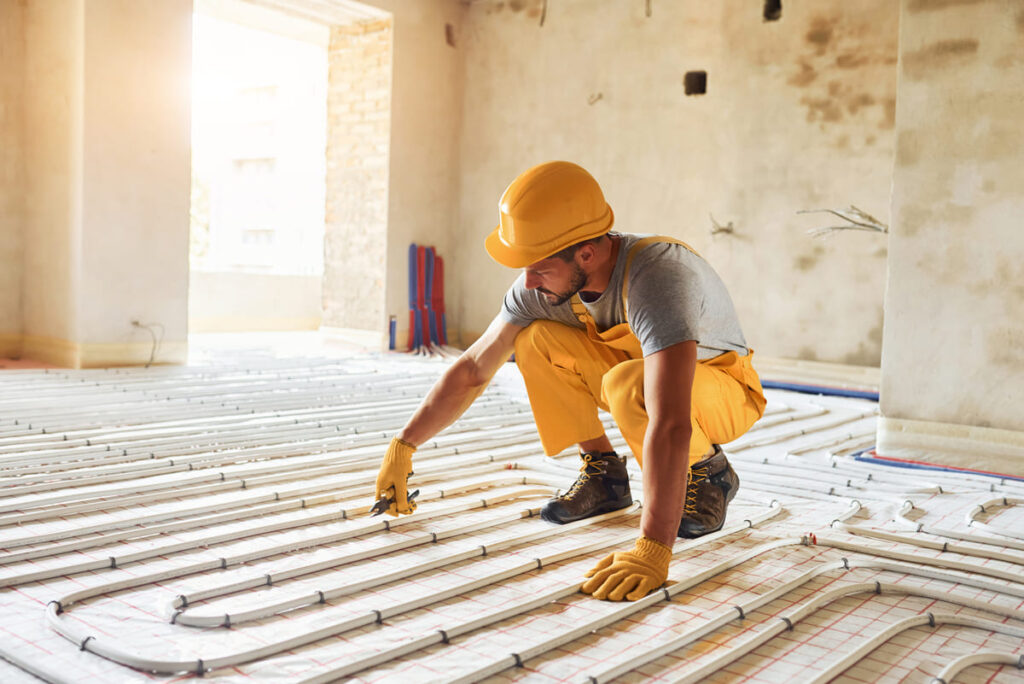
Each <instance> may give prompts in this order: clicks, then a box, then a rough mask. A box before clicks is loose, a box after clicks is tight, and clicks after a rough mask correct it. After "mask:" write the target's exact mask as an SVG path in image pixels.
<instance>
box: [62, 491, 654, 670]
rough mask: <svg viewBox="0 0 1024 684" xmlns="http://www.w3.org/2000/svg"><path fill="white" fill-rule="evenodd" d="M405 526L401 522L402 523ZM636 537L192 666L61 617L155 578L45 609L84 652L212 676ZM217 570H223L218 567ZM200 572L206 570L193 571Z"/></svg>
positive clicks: (522, 566) (95, 591) (494, 575)
mask: <svg viewBox="0 0 1024 684" xmlns="http://www.w3.org/2000/svg"><path fill="white" fill-rule="evenodd" d="M637 508H638V506H636V505H634V506H632V507H630V508H628V509H623V510H621V511H614V512H613V513H606V514H604V515H600V516H595V517H593V518H586V519H584V520H579V521H576V522H573V523H568V524H566V525H563V526H562V527H561V529H563V530H565V529H573V528H576V527H581V526H585V525H591V524H594V523H596V522H602V521H604V520H607V519H609V518H612V517H617V516H623V515H633V514H635V511H636V509H637ZM417 515H418V514H413V516H409V517H410V518H412V522H416V521H417V520H416V516H417ZM400 520H401V519H400ZM635 537H636V530H635V529H631V530H629V531H628V532H626V533H623V534H621V535H617V536H615V537H613V538H609V539H604V540H602V541H599V542H595V543H592V544H588V545H585V546H582V547H579V548H575V549H570V550H568V551H562V552H559V553H555V554H551V555H548V556H544V557H542V558H535V559H533V560H531V561H530V562H527V563H523V564H520V565H517V566H515V567H513V568H510V569H506V570H500V571H498V572H494V573H490V574H488V575H485V576H484V577H482V578H479V579H476V580H470V581H467V582H463V583H461V584H459V585H457V586H454V587H451V588H449V589H446V590H444V591H441V592H437V593H435V594H431V595H429V596H421V597H418V598H415V599H412V600H410V601H405V602H402V603H398V604H393V605H390V606H385V607H384V608H382V609H380V610H372V611H370V612H369V613H367V614H365V615H361V616H356V617H351V618H346V619H344V620H342V621H340V622H333V623H330V624H328V625H326V626H324V627H320V628H318V629H316V630H314V631H311V632H308V633H306V634H302V635H298V636H295V637H292V638H289V639H284V640H281V641H277V642H274V643H270V644H265V645H263V646H260V647H256V648H251V649H248V650H245V651H241V652H237V653H232V654H229V655H226V656H219V657H216V658H198V657H197V658H194V659H189V660H156V659H150V658H146V657H144V656H141V655H139V654H138V653H136V652H132V651H129V650H126V649H124V648H121V647H120V646H119V645H117V644H116V642H114V640H111V639H106V638H97V637H95V636H94V635H90V634H87V633H86V632H85V630H84V629H83V628H82V627H81V626H79V625H78V624H76V623H72V622H70V621H67V620H65V619H63V618H62V617H61V615H62V614H63V613H64V612H65V611H66V610H67V609H68V608H69V607H70V606H72V605H74V604H75V603H79V602H81V601H84V600H86V599H88V598H92V597H94V596H99V595H101V594H105V593H110V592H114V591H121V590H123V589H125V588H129V587H133V586H139V585H140V584H142V583H145V584H148V583H151V582H153V581H161V580H159V579H156V578H154V576H153V575H151V576H149V577H148V578H147V579H146V580H145V581H144V582H141V583H140V582H139V581H138V579H137V578H132V579H129V580H123V581H121V582H113V583H110V584H107V585H105V586H101V587H98V588H93V589H88V590H84V591H80V592H76V593H73V594H69V595H67V596H64V597H62V598H61V599H60V600H57V601H51V602H50V603H49V604H48V605H47V608H46V613H45V615H46V620H47V624H49V625H50V627H51V628H53V629H54V630H55V631H56V632H58V633H59V634H60V635H61V636H63V637H65V638H66V639H68V640H70V641H71V642H72V643H74V644H76V645H77V646H78V647H79V648H80V649H81V650H83V651H89V652H91V653H95V654H97V655H100V656H102V657H104V658H107V659H109V660H113V661H116V662H119V663H121V664H122V665H127V666H129V667H134V668H137V669H140V670H144V671H147V672H164V673H179V672H195V673H196V674H202V673H205V672H207V671H209V670H213V669H217V668H221V667H230V666H234V665H239V664H241V663H246V662H250V661H253V660H259V659H261V658H266V657H268V656H271V655H274V654H276V653H281V652H283V651H288V650H292V649H295V648H298V647H300V646H305V645H307V644H311V643H315V642H317V641H320V640H321V639H325V638H327V637H331V636H335V635H337V634H342V633H344V632H347V631H349V630H352V629H358V628H360V627H365V626H367V625H372V624H374V623H380V622H381V621H383V620H384V619H387V618H390V617H393V616H395V615H400V614H402V613H406V612H409V611H412V610H416V609H419V608H423V607H425V606H428V605H431V604H433V603H437V602H441V601H446V600H448V599H450V598H453V597H455V596H460V595H462V594H465V593H467V592H470V591H475V590H476V589H480V588H482V587H486V586H490V585H492V584H496V583H498V582H502V581H504V580H507V579H510V578H512V577H515V576H517V575H521V574H523V573H526V572H532V571H534V570H539V569H542V568H543V567H544V566H545V565H550V564H551V563H556V562H559V561H562V560H566V559H568V558H575V557H577V556H583V555H588V554H590V553H592V552H594V551H598V550H601V549H605V548H607V547H609V546H616V545H620V544H624V543H626V542H627V541H628V540H631V539H634V538H635ZM215 567H221V565H220V564H219V563H218V564H217V565H216V566H215ZM208 569H212V568H209V567H205V568H202V570H208ZM194 571H201V570H198V569H197V570H194ZM168 573H173V575H174V576H177V575H178V572H177V571H176V570H172V571H168ZM156 575H158V576H163V575H164V573H157V574H156Z"/></svg>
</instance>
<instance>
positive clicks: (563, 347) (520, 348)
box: [515, 321, 628, 456]
mask: <svg viewBox="0 0 1024 684" xmlns="http://www.w3.org/2000/svg"><path fill="white" fill-rule="evenodd" d="M515 349H516V364H517V365H518V366H519V370H520V372H521V373H522V374H523V380H524V381H525V382H526V391H527V393H528V394H529V396H530V408H532V409H533V417H534V420H536V422H537V432H538V433H539V434H540V441H541V444H542V445H543V446H544V452H545V453H546V454H548V455H549V456H551V455H554V454H557V453H558V452H560V451H562V450H563V449H565V448H566V447H568V446H571V445H573V444H578V443H580V442H584V441H586V440H589V439H595V438H597V437H600V436H601V435H603V434H604V426H603V425H602V424H601V421H600V420H599V419H598V417H597V409H598V407H600V408H603V409H606V410H607V409H608V406H607V405H606V404H605V403H604V402H603V400H601V399H600V397H601V380H602V377H603V376H604V374H605V373H607V372H608V370H609V369H611V368H612V367H613V366H615V365H616V364H619V363H621V362H622V361H624V360H626V359H627V358H628V357H627V356H626V354H625V353H624V352H620V351H618V350H616V349H612V348H611V347H609V346H607V345H604V344H598V343H595V342H592V341H591V340H590V338H588V337H587V334H586V332H584V331H583V330H580V329H577V328H572V327H570V326H568V325H564V324H562V323H556V322H554V321H534V322H533V323H531V324H530V325H529V326H527V327H526V328H524V329H523V331H522V332H520V333H519V335H518V336H517V337H516V344H515Z"/></svg>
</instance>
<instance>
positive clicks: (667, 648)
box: [588, 539, 1024, 684]
mask: <svg viewBox="0 0 1024 684" xmlns="http://www.w3.org/2000/svg"><path fill="white" fill-rule="evenodd" d="M790 543H791V544H793V545H797V544H802V543H803V541H802V540H796V539H793V540H790ZM766 546H767V545H766ZM762 548H765V547H762ZM773 548H778V547H773ZM769 550H771V549H768V548H765V551H769ZM860 552H861V553H868V554H870V553H872V552H873V550H872V549H871V548H869V547H863V548H862V549H861V550H860ZM857 569H865V570H867V569H878V570H887V571H891V572H899V573H905V574H911V575H913V576H917V577H923V578H927V579H930V580H940V581H944V582H947V583H950V584H958V583H966V584H968V585H970V586H973V587H977V588H981V589H986V590H988V591H993V592H1001V593H1008V594H1009V595H1015V596H1016V597H1018V598H1021V597H1024V587H1021V588H1019V589H1014V588H1013V587H1005V586H1003V585H999V584H995V583H992V582H986V581H979V580H974V579H971V578H967V580H966V582H965V580H964V578H962V577H960V576H958V575H954V574H952V573H946V572H942V571H934V570H929V569H927V568H921V567H919V566H915V565H911V564H905V563H899V562H893V561H888V560H884V559H881V560H880V559H877V558H870V559H868V560H856V559H855V560H854V561H853V562H852V563H851V561H850V560H849V559H847V558H843V559H842V560H841V561H832V562H828V563H822V564H820V565H818V566H817V567H814V568H812V569H810V570H807V571H805V572H803V573H801V574H800V575H799V576H797V577H796V578H794V579H792V580H789V581H787V582H785V583H783V584H781V585H779V586H777V587H776V588H774V589H772V590H771V591H769V592H767V593H765V594H762V595H760V596H757V597H755V598H754V599H752V600H750V601H747V602H746V603H743V604H741V605H738V606H733V607H731V608H727V609H725V610H723V611H721V612H719V613H717V614H716V615H713V616H710V617H708V619H707V620H705V621H704V622H703V623H702V624H700V625H698V626H697V627H694V628H692V629H690V630H688V631H687V632H685V633H684V634H681V635H680V636H678V637H676V638H674V639H672V640H671V641H669V642H667V643H664V644H661V645H659V646H657V647H655V648H653V649H650V650H648V651H646V652H643V653H638V654H636V655H635V656H633V657H631V658H629V659H627V660H625V661H623V662H621V663H618V664H616V665H614V666H612V667H610V668H607V669H605V670H603V671H600V672H595V673H592V674H591V675H590V676H589V677H588V681H590V682H594V683H595V684H597V683H598V682H602V683H603V682H609V681H611V680H613V679H614V678H616V677H619V676H621V675H623V674H625V673H626V672H629V671H631V670H634V669H637V668H639V667H642V666H644V665H646V664H648V663H651V662H653V661H655V660H657V659H658V658H661V657H663V656H665V655H668V654H670V653H673V652H675V651H678V650H679V649H681V648H684V647H685V646H688V645H689V644H692V643H693V642H695V641H697V640H699V639H703V638H705V637H707V636H709V635H710V634H712V633H713V632H715V631H717V630H719V629H721V628H722V627H724V626H726V625H728V624H730V623H732V622H734V621H736V620H742V619H746V618H747V617H748V616H751V615H753V613H754V611H756V610H758V609H760V608H762V607H763V606H765V605H767V604H769V603H771V602H772V601H774V600H776V599H778V598H781V597H782V596H785V595H786V594H788V593H789V592H791V591H794V590H796V589H798V588H800V587H802V586H804V585H806V584H807V583H808V582H810V581H812V580H814V579H816V578H818V577H820V576H822V575H824V574H827V573H831V572H835V571H839V570H846V571H850V570H857ZM862 586H864V587H867V589H868V590H869V591H876V590H880V589H881V588H882V585H881V584H876V583H868V584H865V585H862ZM779 619H780V620H782V622H783V623H784V625H785V628H786V629H792V626H793V624H794V620H793V619H792V617H791V616H785V617H783V618H779ZM775 626H776V628H777V631H778V632H781V631H783V630H782V626H780V625H777V624H776V625H775ZM769 638H770V637H769ZM752 639H754V640H753V641H748V642H746V643H745V644H744V645H742V646H741V647H740V648H737V649H734V650H730V651H728V652H726V653H724V654H721V655H720V656H718V657H716V658H715V659H713V660H712V661H710V662H707V663H705V665H704V666H702V667H701V669H699V670H697V671H696V672H690V673H686V677H687V678H688V679H687V681H689V680H695V679H699V678H700V677H701V676H704V675H706V674H709V673H710V672H712V671H715V670H716V669H717V668H722V667H725V666H726V665H728V664H729V663H730V662H732V661H734V660H736V659H738V658H740V657H742V656H743V655H745V654H746V653H747V652H749V651H750V650H753V649H754V648H756V647H757V646H758V645H760V643H762V641H760V640H759V638H758V636H757V635H755V636H754V637H752ZM764 640H765V641H766V640H767V638H764Z"/></svg>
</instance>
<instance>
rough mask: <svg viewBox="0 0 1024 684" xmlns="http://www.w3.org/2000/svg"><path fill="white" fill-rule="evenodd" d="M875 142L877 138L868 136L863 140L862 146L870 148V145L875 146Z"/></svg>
mask: <svg viewBox="0 0 1024 684" xmlns="http://www.w3.org/2000/svg"><path fill="white" fill-rule="evenodd" d="M877 140H878V138H876V137H875V136H873V135H869V136H868V137H866V138H864V146H865V147H871V146H872V145H874V144H875V142H876V141H877Z"/></svg>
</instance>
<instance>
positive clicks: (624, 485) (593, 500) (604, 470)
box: [540, 451, 633, 525]
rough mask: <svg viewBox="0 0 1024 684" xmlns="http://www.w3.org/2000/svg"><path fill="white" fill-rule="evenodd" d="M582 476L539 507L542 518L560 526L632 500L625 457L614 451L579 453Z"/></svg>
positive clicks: (615, 507)
mask: <svg viewBox="0 0 1024 684" xmlns="http://www.w3.org/2000/svg"><path fill="white" fill-rule="evenodd" d="M580 458H581V459H583V465H582V466H581V467H580V474H579V477H577V478H576V481H575V482H573V484H572V487H569V491H567V492H566V493H565V494H561V495H559V496H556V497H555V498H554V499H551V500H550V501H548V502H547V503H546V504H544V508H542V509H540V517H541V518H543V519H544V520H547V521H548V522H553V523H558V524H559V525H561V524H564V523H568V522H573V521H574V520H580V519H582V518H587V517H590V516H592V515H597V514H598V513H607V512H608V511H617V510H619V509H620V508H625V507H626V506H628V505H630V504H631V503H633V497H632V496H630V494H629V475H628V474H627V473H626V460H625V459H623V458H619V456H618V454H616V453H615V452H614V451H605V452H603V453H602V452H599V451H588V452H584V453H581V454H580Z"/></svg>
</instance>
